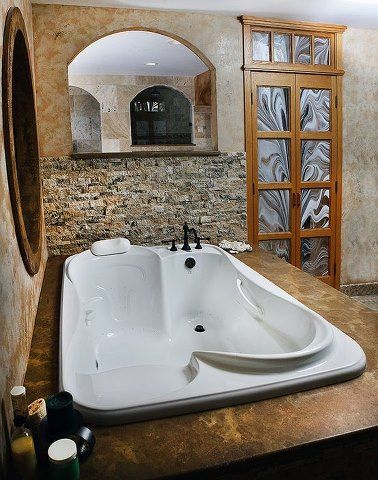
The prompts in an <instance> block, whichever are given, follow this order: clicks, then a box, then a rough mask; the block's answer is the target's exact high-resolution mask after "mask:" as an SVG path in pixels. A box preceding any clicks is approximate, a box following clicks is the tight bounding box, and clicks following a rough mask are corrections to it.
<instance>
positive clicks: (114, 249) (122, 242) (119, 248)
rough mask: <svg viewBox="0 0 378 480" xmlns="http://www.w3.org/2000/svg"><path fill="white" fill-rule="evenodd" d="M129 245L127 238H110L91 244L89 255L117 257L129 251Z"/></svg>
mask: <svg viewBox="0 0 378 480" xmlns="http://www.w3.org/2000/svg"><path fill="white" fill-rule="evenodd" d="M130 248H131V244H130V242H129V240H127V238H121V237H120V238H110V239H109V240H98V241H97V242H94V243H92V245H91V253H92V254H93V255H96V256H103V255H118V254H120V253H126V252H128V251H129V250H130Z"/></svg>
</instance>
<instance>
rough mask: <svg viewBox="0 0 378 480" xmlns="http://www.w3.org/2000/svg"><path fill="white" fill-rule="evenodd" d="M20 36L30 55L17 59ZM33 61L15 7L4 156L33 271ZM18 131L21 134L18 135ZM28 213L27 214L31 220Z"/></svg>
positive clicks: (37, 206)
mask: <svg viewBox="0 0 378 480" xmlns="http://www.w3.org/2000/svg"><path fill="white" fill-rule="evenodd" d="M20 35H22V41H23V42H24V47H25V49H26V52H25V53H26V58H25V55H21V56H19V57H17V58H16V56H15V54H17V49H16V47H18V45H19V43H18V45H16V42H19V41H20ZM21 48H22V47H21ZM31 65H32V62H31V54H30V48H29V43H28V37H27V32H26V26H25V22H24V19H23V16H22V13H21V11H20V9H19V8H18V7H11V8H10V9H9V10H8V14H7V17H6V21H5V29H4V47H3V63H2V101H3V129H4V146H5V158H6V165H7V175H8V185H9V193H10V200H11V205H12V212H13V218H14V224H15V230H16V236H17V241H18V245H19V249H20V253H21V256H22V259H23V262H24V265H25V268H26V270H27V271H28V273H29V274H30V275H35V274H36V273H37V272H38V270H39V267H40V263H41V251H42V224H43V213H42V188H41V178H40V171H39V148H38V133H37V122H36V107H35V93H34V92H35V90H34V83H33V72H32V70H31ZM17 68H18V69H20V71H21V75H22V79H21V82H22V83H21V87H22V91H21V94H22V95H20V96H19V98H18V100H17V97H16V95H15V89H16V88H20V85H19V83H15V81H16V80H15V78H14V70H15V69H17ZM25 72H26V75H25ZM21 102H22V103H21ZM17 103H18V106H19V108H20V106H21V107H22V108H24V109H25V115H22V116H21V117H22V118H20V115H17V112H16V111H15V108H16V107H17ZM25 117H26V121H25ZM25 125H26V127H25ZM17 131H18V132H21V134H20V135H18V134H17ZM21 169H22V170H23V172H22V176H21V173H20V170H21ZM20 180H21V181H20ZM25 198H26V202H25ZM25 218H28V221H27V224H26V222H25Z"/></svg>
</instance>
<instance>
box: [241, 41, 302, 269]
mask: <svg viewBox="0 0 378 480" xmlns="http://www.w3.org/2000/svg"><path fill="white" fill-rule="evenodd" d="M280 41H281V40H280ZM282 44H284V40H282ZM282 55H284V54H282ZM285 55H286V54H285ZM251 92H252V98H253V102H252V103H251V110H250V115H251V117H252V118H251V126H252V135H253V142H252V158H254V159H255V160H256V161H254V168H253V171H252V174H251V176H250V179H251V181H252V183H253V191H254V193H253V210H254V215H253V218H254V221H253V225H252V236H253V243H254V244H255V245H257V244H258V245H259V247H260V248H262V249H264V250H267V251H271V252H272V253H275V254H276V255H278V256H279V257H281V258H284V259H285V260H287V261H292V259H293V258H294V253H293V239H294V234H293V225H294V218H293V215H292V198H293V193H294V190H293V189H294V187H295V181H296V180H295V174H296V173H295V167H294V166H295V108H294V107H295V76H294V75H292V74H287V75H285V74H275V73H258V74H257V73H256V74H254V75H253V78H252V85H251Z"/></svg>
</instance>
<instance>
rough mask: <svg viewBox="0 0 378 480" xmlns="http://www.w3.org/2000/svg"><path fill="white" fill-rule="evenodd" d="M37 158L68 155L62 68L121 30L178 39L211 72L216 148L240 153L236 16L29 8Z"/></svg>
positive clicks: (239, 59) (240, 95)
mask: <svg viewBox="0 0 378 480" xmlns="http://www.w3.org/2000/svg"><path fill="white" fill-rule="evenodd" d="M33 26H34V41H35V66H36V82H37V90H38V110H39V114H38V118H39V123H40V134H41V136H40V138H41V155H42V156H60V155H68V154H70V153H71V151H72V143H71V131H70V116H69V97H68V88H67V84H68V81H67V64H68V63H69V62H70V61H71V60H72V59H73V58H74V57H75V56H76V55H77V54H78V53H79V52H80V51H81V50H82V49H83V48H85V47H86V46H88V45H89V44H90V43H92V42H93V41H95V40H97V39H98V38H99V37H101V36H105V35H107V34H110V33H114V32H117V31H121V30H125V29H127V28H138V27H139V28H145V29H152V30H154V29H156V30H159V31H161V32H167V33H169V34H171V35H173V36H177V37H180V38H179V39H183V40H184V42H183V43H185V41H186V42H189V43H190V44H191V45H193V46H194V47H195V48H196V49H198V50H199V51H200V52H202V53H203V54H204V55H205V56H206V57H207V59H208V60H209V61H210V62H211V63H212V64H213V65H214V67H215V68H216V76H217V82H216V90H217V105H218V106H217V116H218V118H219V119H220V121H218V139H219V149H220V150H221V151H225V152H240V151H244V134H243V131H244V127H243V122H244V118H243V74H242V70H241V68H240V67H241V65H242V61H243V60H242V55H243V51H242V31H241V24H240V23H239V21H238V20H237V19H236V18H231V17H225V16H215V15H203V14H193V13H175V12H164V11H148V10H128V9H113V8H91V7H73V6H62V5H33Z"/></svg>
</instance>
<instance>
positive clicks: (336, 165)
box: [244, 70, 342, 288]
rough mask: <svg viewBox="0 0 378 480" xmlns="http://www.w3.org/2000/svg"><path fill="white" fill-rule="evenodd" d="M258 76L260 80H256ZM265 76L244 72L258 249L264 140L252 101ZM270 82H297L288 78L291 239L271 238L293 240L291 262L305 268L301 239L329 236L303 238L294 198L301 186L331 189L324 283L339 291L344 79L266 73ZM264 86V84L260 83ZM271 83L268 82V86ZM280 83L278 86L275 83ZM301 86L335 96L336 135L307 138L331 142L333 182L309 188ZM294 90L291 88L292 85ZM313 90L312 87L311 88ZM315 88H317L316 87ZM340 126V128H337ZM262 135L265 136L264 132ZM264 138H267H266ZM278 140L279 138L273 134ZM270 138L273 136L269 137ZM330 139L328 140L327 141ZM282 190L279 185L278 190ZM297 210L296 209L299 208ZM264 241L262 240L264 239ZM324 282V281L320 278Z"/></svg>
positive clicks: (251, 225) (252, 229) (252, 235)
mask: <svg viewBox="0 0 378 480" xmlns="http://www.w3.org/2000/svg"><path fill="white" fill-rule="evenodd" d="M256 74H257V75H258V76H256ZM262 75H264V73H262V72H255V71H249V70H248V71H245V72H244V101H245V138H246V155H247V162H246V169H247V228H248V239H249V241H250V242H251V243H252V244H253V245H254V246H255V247H257V248H258V242H259V236H258V192H259V184H258V159H257V139H258V138H259V137H260V136H261V135H260V134H259V135H257V123H256V122H255V121H254V118H255V117H256V119H257V116H256V114H255V112H256V108H257V101H256V99H253V100H252V94H255V91H256V80H255V79H256V78H259V77H260V78H264V77H262ZM265 75H266V77H265V78H267V79H269V78H271V79H273V78H274V79H276V78H280V79H281V78H282V81H280V82H279V85H280V86H286V84H289V83H291V85H292V83H293V82H289V80H288V78H289V77H292V78H293V79H294V90H293V91H292V94H293V95H292V96H294V102H295V105H294V115H293V112H292V99H291V100H290V122H291V123H290V131H291V133H292V135H291V138H292V142H291V143H292V145H291V155H290V160H291V166H290V172H291V182H290V183H291V185H292V188H291V189H290V185H289V184H288V187H289V190H290V192H291V193H292V195H290V199H289V202H290V207H289V208H290V215H291V221H290V223H291V225H290V227H291V236H289V235H287V234H283V233H281V232H279V233H275V234H274V233H273V234H270V235H269V237H270V238H271V239H273V238H275V239H280V238H282V239H283V238H290V240H291V251H290V261H291V263H293V264H294V265H296V266H297V267H299V268H301V257H300V243H301V238H302V236H303V237H317V236H326V235H324V232H322V231H321V230H319V231H317V230H315V229H314V230H309V231H308V233H307V232H306V233H305V234H303V235H301V233H300V228H299V226H300V213H301V212H300V210H301V209H300V208H298V207H300V203H299V205H298V201H297V200H296V201H295V203H294V202H293V194H300V193H301V186H302V188H304V186H306V187H309V188H311V187H312V188H314V187H317V188H329V190H330V203H331V205H330V235H329V238H331V241H330V246H329V249H330V250H329V255H330V258H329V270H330V274H331V275H330V276H329V278H328V277H327V278H324V279H323V281H325V282H326V283H328V284H330V285H333V286H334V287H335V288H339V287H340V257H341V245H340V243H341V242H340V233H341V200H342V198H341V170H342V151H341V147H342V124H341V121H342V108H341V107H342V105H341V77H339V76H336V75H329V76H323V75H322V76H316V78H315V75H309V74H302V75H300V74H295V73H290V74H287V73H265ZM259 83H261V82H259ZM267 83H268V82H267ZM274 83H277V84H278V82H273V84H274ZM299 84H300V85H301V86H305V87H306V86H307V85H308V86H310V85H311V84H312V85H317V86H318V88H330V87H331V90H332V92H333V94H332V95H331V102H332V105H331V119H330V120H331V125H332V127H331V128H332V132H331V133H330V134H328V132H321V133H320V134H318V133H317V132H316V133H315V134H309V135H305V137H307V136H308V137H313V138H315V139H316V137H319V138H325V137H329V139H330V140H331V145H332V147H331V148H332V150H331V178H330V182H327V183H326V182H322V183H321V184H319V185H317V184H314V183H310V182H309V183H308V184H307V183H306V185H301V181H300V180H301V179H300V176H299V174H298V172H299V173H300V168H299V163H298V162H299V160H297V159H300V158H301V156H300V149H301V135H300V134H299V132H298V125H299V123H298V122H299V121H300V119H299V118H298V112H299V101H298V99H299V88H300V87H298V85H299ZM289 86H290V85H289ZM309 88H310V87H309ZM313 88H314V87H313ZM293 122H294V123H295V124H294V125H293ZM333 126H336V128H333ZM260 133H261V132H260ZM263 136H264V135H263ZM272 136H274V137H275V138H277V134H276V133H275V134H272ZM267 137H269V135H267ZM286 138H287V137H286ZM325 139H326V138H325ZM294 168H296V171H295V172H293V169H294ZM276 187H277V188H278V185H277V186H276ZM282 187H283V184H280V187H279V188H280V189H282ZM295 207H296V208H295ZM260 240H261V238H260ZM294 252H297V253H296V258H293V255H294ZM319 278H321V277H319Z"/></svg>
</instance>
